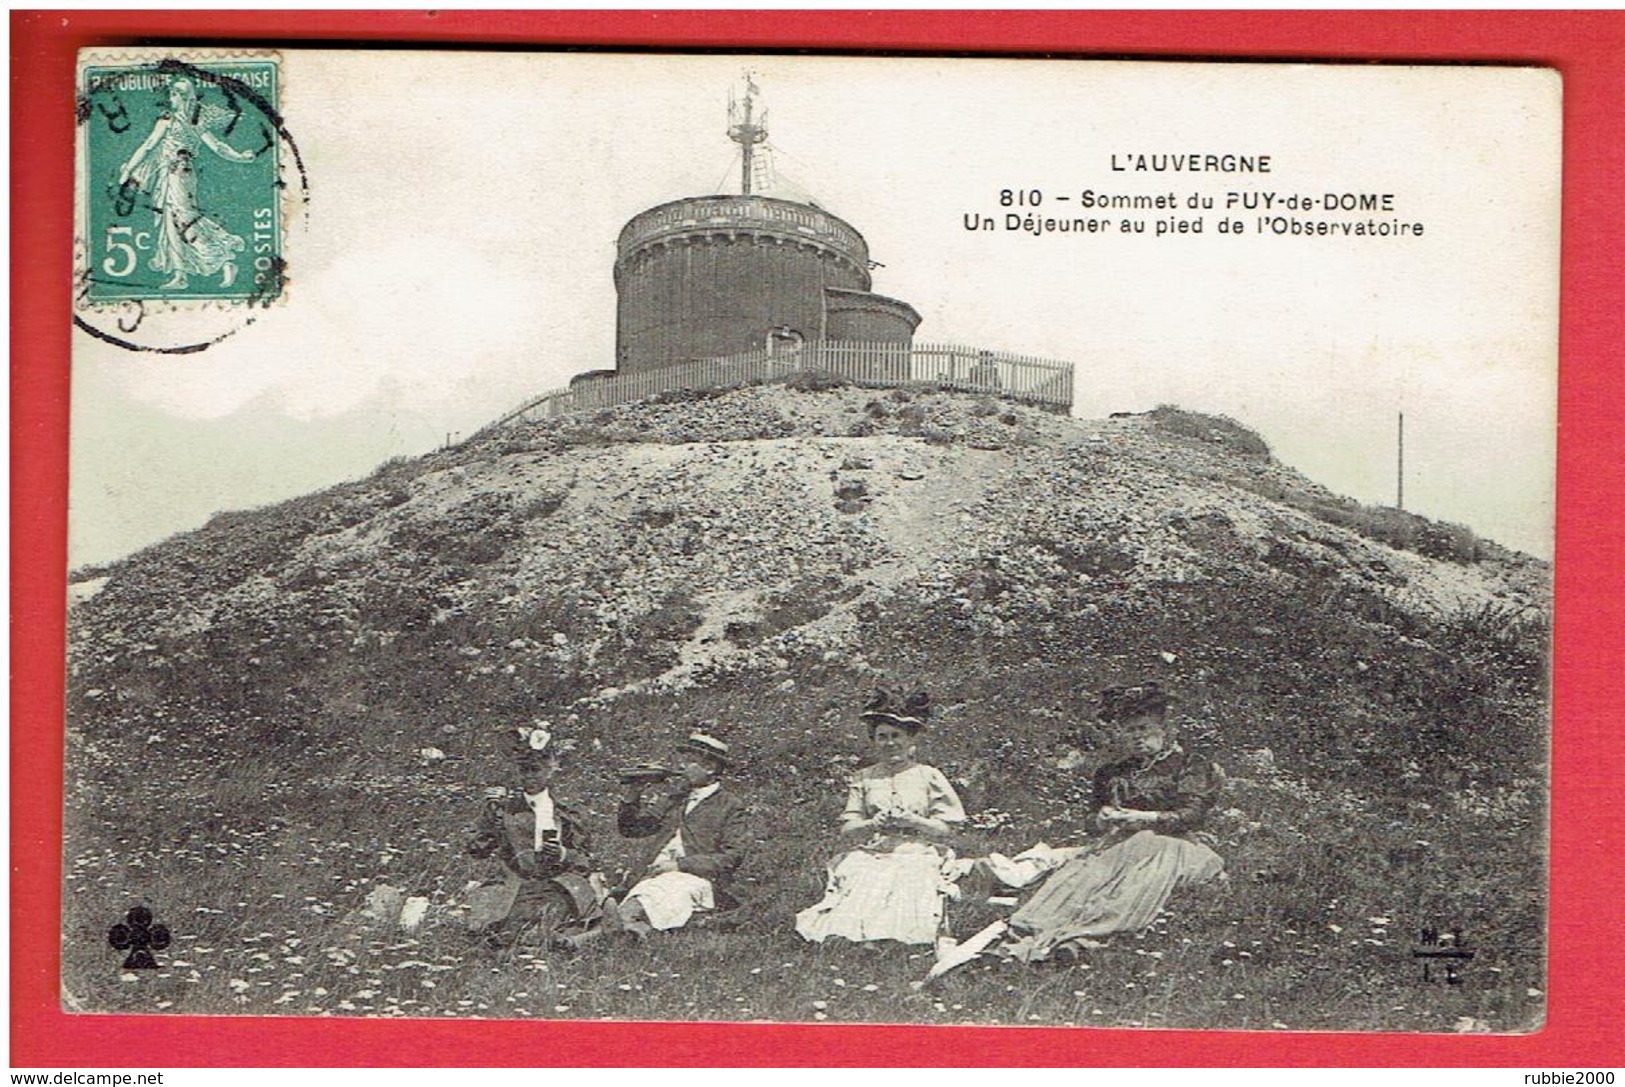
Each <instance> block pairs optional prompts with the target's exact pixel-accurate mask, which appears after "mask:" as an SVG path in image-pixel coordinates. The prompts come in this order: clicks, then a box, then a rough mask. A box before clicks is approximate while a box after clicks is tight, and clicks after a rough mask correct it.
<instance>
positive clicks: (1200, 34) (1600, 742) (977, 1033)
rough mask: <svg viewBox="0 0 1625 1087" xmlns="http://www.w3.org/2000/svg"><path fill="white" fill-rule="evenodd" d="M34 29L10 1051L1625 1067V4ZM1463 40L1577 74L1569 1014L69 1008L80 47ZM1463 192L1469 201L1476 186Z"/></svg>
mask: <svg viewBox="0 0 1625 1087" xmlns="http://www.w3.org/2000/svg"><path fill="white" fill-rule="evenodd" d="M11 26H12V93H13V99H12V175H11V176H12V184H13V188H12V228H13V231H14V234H13V241H12V254H11V271H12V283H13V295H12V350H13V355H12V372H11V392H12V443H11V453H12V472H13V475H12V499H11V502H12V504H11V513H12V521H11V524H12V530H13V536H12V590H11V591H12V609H13V610H12V617H13V618H12V653H13V671H12V675H13V684H12V723H13V727H12V730H11V744H12V747H11V758H12V762H11V773H12V777H11V780H12V794H11V795H12V802H11V817H12V824H11V834H12V841H11V848H12V861H13V865H14V867H13V870H12V874H13V880H12V889H11V893H12V898H11V932H10V933H9V934H8V935H9V939H8V941H7V942H8V944H9V951H10V956H11V969H12V975H11V1000H12V1035H11V1060H12V1063H13V1064H14V1065H21V1066H42V1065H47V1064H55V1065H58V1066H60V1065H76V1066H79V1067H87V1066H97V1065H112V1066H123V1067H135V1066H155V1067H184V1066H189V1065H241V1066H285V1065H369V1066H416V1065H426V1064H486V1065H489V1064H538V1065H561V1064H569V1065H574V1064H613V1065H623V1064H629V1063H648V1064H655V1063H658V1064H694V1065H717V1064H728V1065H752V1064H773V1065H781V1064H874V1065H961V1066H962V1065H1050V1064H1065V1065H1096V1064H1099V1065H1113V1064H1136V1065H1148V1064H1166V1065H1406V1066H1414V1065H1422V1066H1430V1065H1433V1066H1437V1065H1451V1066H1453V1065H1489V1066H1519V1067H1526V1068H1554V1067H1568V1068H1573V1067H1585V1066H1588V1065H1589V1066H1592V1067H1596V1066H1605V1065H1616V1064H1618V1062H1619V1058H1620V1049H1619V1036H1620V1035H1619V1028H1618V1026H1617V1025H1616V1024H1615V1017H1616V1016H1617V1014H1618V997H1619V995H1620V993H1621V990H1622V986H1621V984H1620V980H1619V979H1620V977H1621V976H1622V968H1625V955H1622V953H1621V949H1622V947H1625V941H1622V940H1621V937H1620V932H1621V925H1620V922H1621V920H1622V911H1621V909H1620V904H1621V903H1622V902H1625V878H1622V865H1621V863H1620V858H1621V856H1625V836H1622V834H1621V829H1620V822H1619V821H1618V819H1616V818H1614V815H1615V809H1614V806H1613V805H1612V804H1610V801H1612V800H1613V799H1614V798H1615V797H1616V796H1617V795H1618V792H1617V783H1619V782H1621V781H1625V758H1622V754H1625V745H1622V743H1621V740H1620V729H1619V726H1618V724H1617V719H1616V716H1615V713H1614V712H1613V711H1615V710H1616V709H1617V706H1618V704H1619V700H1618V698H1617V697H1610V696H1611V695H1614V694H1616V693H1617V691H1618V689H1619V686H1620V684H1619V676H1620V675H1621V672H1622V669H1621V665H1622V663H1625V662H1622V661H1621V660H1620V653H1619V649H1618V646H1617V644H1616V642H1615V638H1616V636H1617V634H1618V632H1619V631H1620V629H1621V622H1620V620H1621V618H1622V615H1621V613H1622V610H1625V607H1622V603H1621V601H1622V600H1625V593H1622V592H1621V591H1620V590H1621V588H1622V587H1625V586H1622V584H1621V581H1622V579H1621V576H1620V575H1621V571H1622V570H1625V562H1622V561H1621V559H1622V555H1621V550H1622V548H1621V545H1622V542H1625V534H1622V532H1621V531H1620V525H1621V521H1622V519H1621V518H1620V515H1619V511H1618V507H1617V505H1616V497H1617V496H1618V495H1619V494H1621V493H1625V457H1622V456H1621V452H1622V450H1621V447H1620V440H1619V435H1620V434H1621V431H1622V425H1625V397H1622V395H1621V386H1622V384H1625V381H1622V377H1625V374H1622V368H1621V361H1620V358H1621V355H1620V348H1619V343H1620V336H1619V331H1620V329H1619V324H1620V322H1619V315H1620V314H1621V313H1625V262H1622V258H1621V255H1620V254H1621V251H1620V249H1619V247H1618V239H1620V238H1621V237H1625V230H1622V229H1621V227H1622V226H1625V215H1622V208H1625V196H1622V195H1621V193H1622V191H1625V188H1622V186H1621V184H1620V183H1621V181H1622V180H1625V141H1622V140H1621V139H1620V138H1619V123H1620V118H1621V117H1622V116H1625V94H1622V93H1621V92H1622V90H1625V16H1622V15H1621V14H1620V13H1618V12H1586V13H1575V12H1512V11H1497V12H1487V13H1476V12H1475V13H1469V12H1437V11H1435V12H1333V13H1319V12H1276V11H1270V12H1263V11H1254V12H1177V13H1159V12H1082V13H1080V12H1071V13H1036V12H1015V13H984V12H959V13H955V12H786V11H780V12H768V13H762V12H659V13H656V12H616V13H595V12H546V13H518V12H504V13H495V12H440V13H429V12H392V13H376V12H374V13H365V12H338V11H305V12H297V13H267V12H255V11H236V12H229V13H219V12H162V13H158V12H152V13H140V12H73V13H65V12H22V13H13V14H12V16H11ZM200 28H205V29H206V31H207V35H206V36H207V37H208V38H210V39H215V40H231V39H239V38H259V39H271V40H276V41H279V42H283V43H286V44H290V45H292V44H297V43H310V44H317V43H321V42H334V41H413V42H421V43H430V42H441V43H473V42H494V43H504V44H509V43H527V42H528V43H537V44H550V45H601V46H612V47H614V46H643V47H647V46H663V47H668V48H679V47H747V48H780V49H783V48H810V49H819V48H822V49H845V50H852V49H885V50H888V51H937V52H940V51H954V52H960V51H985V52H996V53H1009V54H1033V53H1059V54H1066V55H1096V56H1101V55H1104V56H1144V57H1153V56H1184V57H1232V56H1238V57H1239V56H1250V57H1259V58H1266V57H1268V58H1295V59H1296V58H1304V59H1310V58H1321V59H1330V58H1347V59H1351V60H1354V59H1358V60H1373V59H1381V60H1387V61H1425V60H1471V61H1491V62H1515V63H1523V64H1541V65H1550V66H1553V67H1555V68H1557V69H1558V70H1560V71H1561V72H1562V74H1563V77H1564V126H1565V128H1564V144H1563V146H1564V179H1565V187H1564V199H1563V303H1562V364H1561V385H1560V393H1559V413H1560V419H1561V428H1560V435H1559V437H1560V445H1559V452H1558V471H1559V515H1558V548H1557V561H1558V566H1557V569H1558V579H1557V585H1558V617H1557V629H1556V639H1557V652H1556V731H1555V744H1554V773H1555V777H1556V781H1557V783H1558V787H1557V790H1556V794H1555V796H1554V800H1553V805H1552V825H1553V836H1552V867H1553V873H1554V874H1553V879H1552V910H1551V936H1552V940H1551V943H1552V947H1551V965H1552V977H1551V982H1550V993H1549V998H1550V1008H1551V1017H1550V1020H1549V1022H1548V1025H1547V1027H1546V1029H1545V1030H1544V1031H1542V1032H1540V1033H1537V1034H1534V1035H1529V1036H1523V1037H1508V1038H1496V1037H1488V1038H1486V1037H1435V1036H1419V1035H1406V1036H1392V1035H1387V1036H1384V1035H1358V1034H1340V1035H1293V1034H1281V1033H1270V1034H1241V1033H1232V1034H1220V1033H1197V1032H1179V1033H1175V1034H1172V1035H1168V1034H1161V1035H1158V1036H1157V1037H1156V1039H1155V1042H1156V1044H1155V1045H1149V1046H1148V1045H1146V1044H1145V1043H1146V1040H1147V1038H1146V1036H1145V1035H1144V1034H1135V1033H1132V1032H1118V1031H1078V1030H1066V1031H1063V1030H1058V1029H1054V1028H1048V1029H1038V1028H1034V1029H971V1028H937V1029H922V1028H913V1027H835V1028H829V1027H815V1026H789V1025H787V1026H746V1025H723V1024H713V1025H685V1024H678V1025H666V1024H656V1025H639V1026H637V1027H636V1028H635V1030H636V1038H637V1042H638V1045H637V1047H636V1048H635V1049H628V1048H627V1047H626V1045H625V1043H626V1041H627V1038H628V1030H629V1028H628V1027H626V1026H620V1025H614V1024H603V1023H571V1024H560V1025H549V1024H541V1023H479V1024H475V1023H468V1022H456V1023H454V1022H432V1021H417V1022H410V1023H401V1022H390V1021H356V1020H343V1021H340V1020H331V1019H326V1020H324V1019H292V1018H288V1019H277V1018H268V1019H229V1018H228V1019H202V1018H180V1017H177V1018H163V1017H142V1018H136V1017H122V1016H97V1017H85V1016H69V1015H64V1014H62V1012H61V1011H60V1009H59V1008H58V1005H57V959H58V953H57V947H58V939H59V938H58V933H57V918H58V916H59V895H60V888H61V860H60V854H59V847H58V842H59V841H60V836H61V813H60V808H59V802H58V797H59V796H60V792H61V781H62V762H61V759H62V742H61V740H62V735H61V723H62V690H63V675H62V663H63V662H62V646H63V607H64V605H63V593H62V571H63V569H64V566H65V563H66V529H65V515H66V509H65V496H66V492H67V454H66V439H67V420H68V412H67V403H68V352H69V329H70V322H69V317H70V312H69V297H68V292H67V291H66V290H65V289H63V285H65V284H67V283H69V282H70V276H71V269H70V266H69V265H70V259H71V257H70V247H69V245H68V239H69V237H70V230H71V222H72V216H71V211H72V209H71V198H72V191H73V185H72V181H73V142H72V141H73V123H72V109H71V104H72V103H71V97H70V96H71V88H72V86H73V82H72V81H73V75H74V53H75V50H76V49H78V48H80V47H82V46H87V45H115V44H121V43H128V42H131V41H135V40H138V39H152V38H168V39H185V38H193V39H196V38H200V37H204V36H205V35H203V34H200V33H199V29H200ZM1467 198H1468V199H1470V198H1471V196H1470V195H1469V196H1468V197H1467Z"/></svg>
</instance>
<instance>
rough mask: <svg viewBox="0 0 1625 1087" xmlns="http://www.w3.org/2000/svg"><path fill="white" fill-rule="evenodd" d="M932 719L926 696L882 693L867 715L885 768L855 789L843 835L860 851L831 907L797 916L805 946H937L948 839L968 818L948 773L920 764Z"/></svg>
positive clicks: (843, 863)
mask: <svg viewBox="0 0 1625 1087" xmlns="http://www.w3.org/2000/svg"><path fill="white" fill-rule="evenodd" d="M930 715H931V700H930V698H929V697H928V696H927V695H926V694H925V692H923V691H921V692H918V693H916V694H913V695H910V696H908V697H907V698H903V697H900V696H897V695H894V694H892V693H891V692H889V691H878V692H876V694H875V696H874V698H872V699H871V700H870V701H869V703H868V704H867V705H866V706H865V707H864V710H863V714H862V716H863V720H864V721H865V722H866V723H867V724H868V726H869V739H870V744H871V746H872V748H873V751H874V754H875V761H874V762H873V763H872V764H870V765H869V766H867V767H865V768H864V769H862V770H860V771H859V772H858V773H857V774H856V775H855V776H854V777H853V778H852V779H851V781H850V782H849V783H848V788H847V798H846V808H845V810H844V811H842V812H841V835H842V837H843V838H845V839H847V840H848V841H850V842H852V843H853V846H852V848H851V849H850V850H848V851H847V852H845V853H842V854H840V855H839V856H837V857H835V858H834V859H833V860H831V861H830V862H829V872H828V882H827V885H826V887H827V890H826V893H825V895H824V898H823V900H822V901H820V902H819V903H817V904H816V905H813V906H809V907H808V908H807V909H804V910H802V911H801V912H800V913H798V914H797V915H796V931H797V932H799V933H800V934H801V935H802V936H803V937H804V938H805V939H808V940H811V941H813V942H815V943H821V942H823V941H824V940H826V939H828V938H829V937H831V936H838V937H844V938H845V939H848V940H853V941H868V940H897V941H899V942H900V943H905V944H930V943H933V942H935V940H936V938H937V934H938V932H939V930H940V929H941V927H942V909H943V898H944V896H945V895H946V894H947V892H948V889H949V888H950V887H951V886H952V882H951V878H950V876H949V870H948V866H949V864H950V862H952V861H953V859H954V854H953V850H952V849H950V848H949V847H948V845H947V839H948V838H949V837H950V835H951V834H952V831H953V824H955V823H960V822H963V821H964V819H965V809H964V807H963V806H962V805H961V804H960V802H959V795H958V794H957V793H955V792H954V787H953V786H952V785H950V784H949V783H948V779H947V778H946V777H944V776H943V775H942V772H941V771H940V770H938V769H936V768H935V767H932V766H927V765H925V764H924V763H920V762H915V761H914V755H915V751H916V740H917V737H918V736H919V734H920V732H921V731H923V730H924V728H925V725H926V721H927V720H928V719H929V718H930Z"/></svg>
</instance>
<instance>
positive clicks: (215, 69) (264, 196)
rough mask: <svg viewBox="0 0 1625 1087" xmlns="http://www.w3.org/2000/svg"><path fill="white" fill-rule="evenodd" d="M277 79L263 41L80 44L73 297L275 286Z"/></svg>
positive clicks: (113, 302)
mask: <svg viewBox="0 0 1625 1087" xmlns="http://www.w3.org/2000/svg"><path fill="white" fill-rule="evenodd" d="M281 83H282V81H281V61H280V58H279V57H278V56H276V55H275V54H270V53H242V54H227V53H221V54H190V55H185V54H183V55H175V54H169V55H163V56H154V55H152V54H148V53H139V52H134V51H132V52H129V53H124V54H118V53H104V54H88V53H87V54H83V55H81V58H80V64H79V88H78V90H79V93H78V100H77V118H76V119H77V122H78V126H79V140H80V146H79V171H78V178H77V182H78V200H79V216H78V221H79V226H80V231H79V237H78V238H77V246H76V248H77V250H78V261H77V264H78V267H77V268H76V273H77V275H78V284H77V291H76V297H77V299H78V302H79V307H80V308H81V309H96V308H105V307H109V306H110V307H128V306H129V304H130V303H136V304H137V305H138V307H145V306H146V305H148V304H163V303H175V304H180V305H182V306H184V305H185V304H187V303H193V302H221V303H228V304H235V305H242V306H250V307H252V306H256V305H268V304H269V303H271V302H273V301H275V300H276V299H278V298H279V297H280V296H281V295H282V293H283V289H284V286H285V283H286V271H287V266H286V262H285V253H284V222H283V219H284V215H283V193H284V192H285V190H286V188H287V186H286V184H285V182H284V180H283V177H282V166H283V163H282V158H283V155H284V151H285V147H284V144H285V142H286V140H285V133H284V131H283V126H282V118H281V113H280V105H279V101H280V97H281V92H282V85H281Z"/></svg>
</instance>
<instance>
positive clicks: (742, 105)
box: [728, 72, 767, 196]
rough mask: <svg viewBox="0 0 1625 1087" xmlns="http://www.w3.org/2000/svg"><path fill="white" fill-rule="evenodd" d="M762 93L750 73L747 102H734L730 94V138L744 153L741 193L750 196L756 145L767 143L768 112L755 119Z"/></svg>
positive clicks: (747, 82) (746, 80)
mask: <svg viewBox="0 0 1625 1087" xmlns="http://www.w3.org/2000/svg"><path fill="white" fill-rule="evenodd" d="M761 93H762V92H761V91H760V89H758V88H757V86H756V81H755V80H754V79H752V78H751V74H750V73H749V72H746V73H745V100H744V101H743V102H736V101H734V97H733V92H732V91H729V92H728V138H729V139H730V140H732V141H733V142H734V143H737V144H738V145H739V147H740V149H741V150H742V151H743V152H744V164H743V165H742V166H741V168H740V190H739V191H740V192H742V193H743V194H744V195H746V196H749V195H750V189H751V173H752V169H753V166H754V159H755V154H756V145H757V144H759V143H765V142H766V141H767V111H766V110H763V111H762V115H761V116H760V117H759V118H757V117H754V116H753V114H754V113H755V105H756V96H757V95H759V94H761Z"/></svg>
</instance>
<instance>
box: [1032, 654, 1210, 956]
mask: <svg viewBox="0 0 1625 1087" xmlns="http://www.w3.org/2000/svg"><path fill="white" fill-rule="evenodd" d="M1167 714H1168V696H1167V695H1166V694H1165V693H1164V692H1163V690H1162V689H1161V688H1160V687H1159V686H1158V685H1156V684H1154V683H1153V684H1145V685H1142V686H1139V687H1126V688H1125V687H1112V688H1108V689H1107V690H1105V691H1103V692H1101V706H1100V711H1099V715H1100V719H1101V720H1102V721H1104V722H1106V723H1107V724H1108V725H1113V726H1115V728H1116V730H1117V731H1118V733H1119V734H1120V735H1121V736H1122V738H1123V740H1124V741H1125V742H1126V744H1127V746H1128V747H1129V749H1130V751H1132V752H1133V753H1132V754H1131V755H1129V757H1127V758H1125V759H1121V760H1119V761H1116V762H1112V763H1110V764H1108V765H1106V766H1104V767H1102V768H1101V769H1100V771H1099V772H1098V773H1097V774H1096V775H1095V787H1094V806H1095V821H1096V823H1097V824H1098V825H1099V826H1100V827H1101V828H1102V829H1103V830H1104V831H1105V836H1104V837H1103V839H1102V840H1101V842H1100V844H1099V845H1098V846H1097V847H1095V848H1092V849H1090V850H1089V851H1087V852H1086V853H1083V854H1080V855H1079V856H1077V857H1076V858H1074V859H1073V860H1071V861H1068V862H1067V863H1066V864H1064V865H1062V866H1061V867H1060V868H1058V869H1056V871H1055V872H1054V873H1053V874H1051V875H1050V877H1049V879H1048V880H1046V881H1045V882H1044V885H1043V886H1042V887H1041V888H1039V890H1038V893H1037V894H1035V895H1034V896H1033V897H1032V899H1031V900H1029V901H1028V902H1027V903H1026V904H1025V905H1023V906H1022V907H1021V908H1020V909H1019V910H1017V911H1016V912H1015V914H1014V915H1012V916H1011V918H1010V931H1009V933H1008V937H1007V939H1008V941H1010V942H1007V944H1006V950H1007V951H1008V952H1009V953H1010V954H1011V955H1013V956H1014V957H1016V958H1020V959H1025V960H1028V961H1037V960H1042V959H1047V958H1050V957H1051V956H1052V955H1054V954H1055V953H1056V952H1058V951H1061V952H1063V953H1065V952H1066V951H1072V952H1075V951H1076V949H1077V948H1078V947H1080V946H1086V945H1087V943H1088V942H1089V941H1090V940H1091V939H1092V938H1093V937H1098V936H1105V935H1107V934H1109V933H1113V932H1133V931H1137V930H1139V929H1142V928H1145V927H1146V926H1147V925H1149V924H1150V923H1151V922H1152V921H1153V920H1154V919H1155V918H1156V916H1157V914H1158V913H1159V912H1161V910H1162V907H1163V906H1164V905H1165V904H1166V903H1167V901H1168V896H1169V895H1171V894H1172V893H1173V892H1174V890H1175V888H1177V887H1181V886H1184V885H1186V884H1192V883H1204V882H1206V881H1208V880H1210V879H1213V878H1214V877H1216V876H1217V875H1218V874H1219V873H1220V872H1221V871H1222V870H1223V869H1224V861H1223V860H1221V859H1220V857H1219V855H1218V854H1217V853H1215V852H1213V850H1211V849H1209V848H1208V847H1207V846H1205V845H1202V844H1201V843H1200V842H1196V841H1192V840H1191V839H1190V838H1189V837H1186V835H1189V834H1190V833H1192V832H1193V831H1195V830H1197V829H1198V828H1199V827H1200V826H1201V824H1202V820H1203V819H1204V818H1205V817H1206V815H1207V812H1208V809H1209V807H1211V806H1212V803H1213V799H1214V797H1215V796H1216V795H1217V793H1218V790H1219V781H1220V778H1219V774H1218V770H1217V768H1216V767H1215V766H1214V765H1213V763H1211V762H1209V761H1208V760H1207V759H1205V758H1203V757H1201V756H1200V755H1197V754H1194V753H1192V752H1189V751H1186V750H1184V749H1183V748H1182V747H1180V746H1179V744H1178V743H1177V742H1175V740H1174V736H1173V732H1172V730H1171V729H1170V728H1169V726H1168V721H1167Z"/></svg>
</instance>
